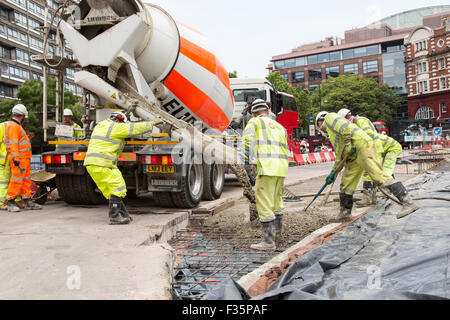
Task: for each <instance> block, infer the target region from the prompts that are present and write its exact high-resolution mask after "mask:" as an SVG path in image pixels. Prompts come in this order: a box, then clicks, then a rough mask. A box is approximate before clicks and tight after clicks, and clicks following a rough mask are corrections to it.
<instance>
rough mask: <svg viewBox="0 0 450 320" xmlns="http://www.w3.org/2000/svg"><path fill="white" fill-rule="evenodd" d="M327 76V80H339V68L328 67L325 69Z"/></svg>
mask: <svg viewBox="0 0 450 320" xmlns="http://www.w3.org/2000/svg"><path fill="white" fill-rule="evenodd" d="M325 72H326V75H327V79H328V78H329V77H333V78H337V77H339V74H340V72H339V66H335V67H328V68H326V69H325Z"/></svg>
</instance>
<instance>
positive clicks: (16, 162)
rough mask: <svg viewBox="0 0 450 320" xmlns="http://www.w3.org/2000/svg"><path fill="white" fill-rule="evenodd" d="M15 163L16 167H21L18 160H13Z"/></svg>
mask: <svg viewBox="0 0 450 320" xmlns="http://www.w3.org/2000/svg"><path fill="white" fill-rule="evenodd" d="M13 163H14V165H15V166H16V167H18V166H19V165H20V161H19V160H17V159H13Z"/></svg>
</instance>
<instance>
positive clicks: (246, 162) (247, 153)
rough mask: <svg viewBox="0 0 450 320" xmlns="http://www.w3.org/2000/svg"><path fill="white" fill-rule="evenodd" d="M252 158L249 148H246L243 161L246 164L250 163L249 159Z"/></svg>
mask: <svg viewBox="0 0 450 320" xmlns="http://www.w3.org/2000/svg"><path fill="white" fill-rule="evenodd" d="M249 159H250V152H249V151H248V150H244V156H243V162H244V164H246V165H247V164H249V162H248V160H249Z"/></svg>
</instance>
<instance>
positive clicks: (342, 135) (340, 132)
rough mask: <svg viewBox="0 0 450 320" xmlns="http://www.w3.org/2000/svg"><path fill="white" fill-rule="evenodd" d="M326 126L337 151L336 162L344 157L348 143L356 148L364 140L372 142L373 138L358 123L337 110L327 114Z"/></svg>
mask: <svg viewBox="0 0 450 320" xmlns="http://www.w3.org/2000/svg"><path fill="white" fill-rule="evenodd" d="M324 126H325V128H326V131H327V133H328V137H329V139H330V142H331V144H332V145H333V148H334V151H335V153H336V164H338V163H339V162H340V161H341V159H342V158H343V154H342V153H343V151H344V147H345V145H346V144H347V143H351V144H352V145H353V146H354V147H355V148H356V150H358V147H359V146H362V145H363V144H364V142H370V143H372V138H370V137H369V136H368V135H367V134H365V133H364V131H363V130H361V129H360V128H358V126H357V125H356V124H354V123H351V122H350V121H348V120H347V119H345V118H343V117H340V116H339V115H338V114H337V113H335V112H331V113H329V114H327V115H326V116H325V121H324Z"/></svg>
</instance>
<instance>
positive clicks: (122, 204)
mask: <svg viewBox="0 0 450 320" xmlns="http://www.w3.org/2000/svg"><path fill="white" fill-rule="evenodd" d="M121 214H122V216H123V217H125V218H127V219H130V222H131V221H133V218H132V217H131V216H130V214H129V213H128V210H127V207H126V206H125V203H123V200H122V201H121Z"/></svg>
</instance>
